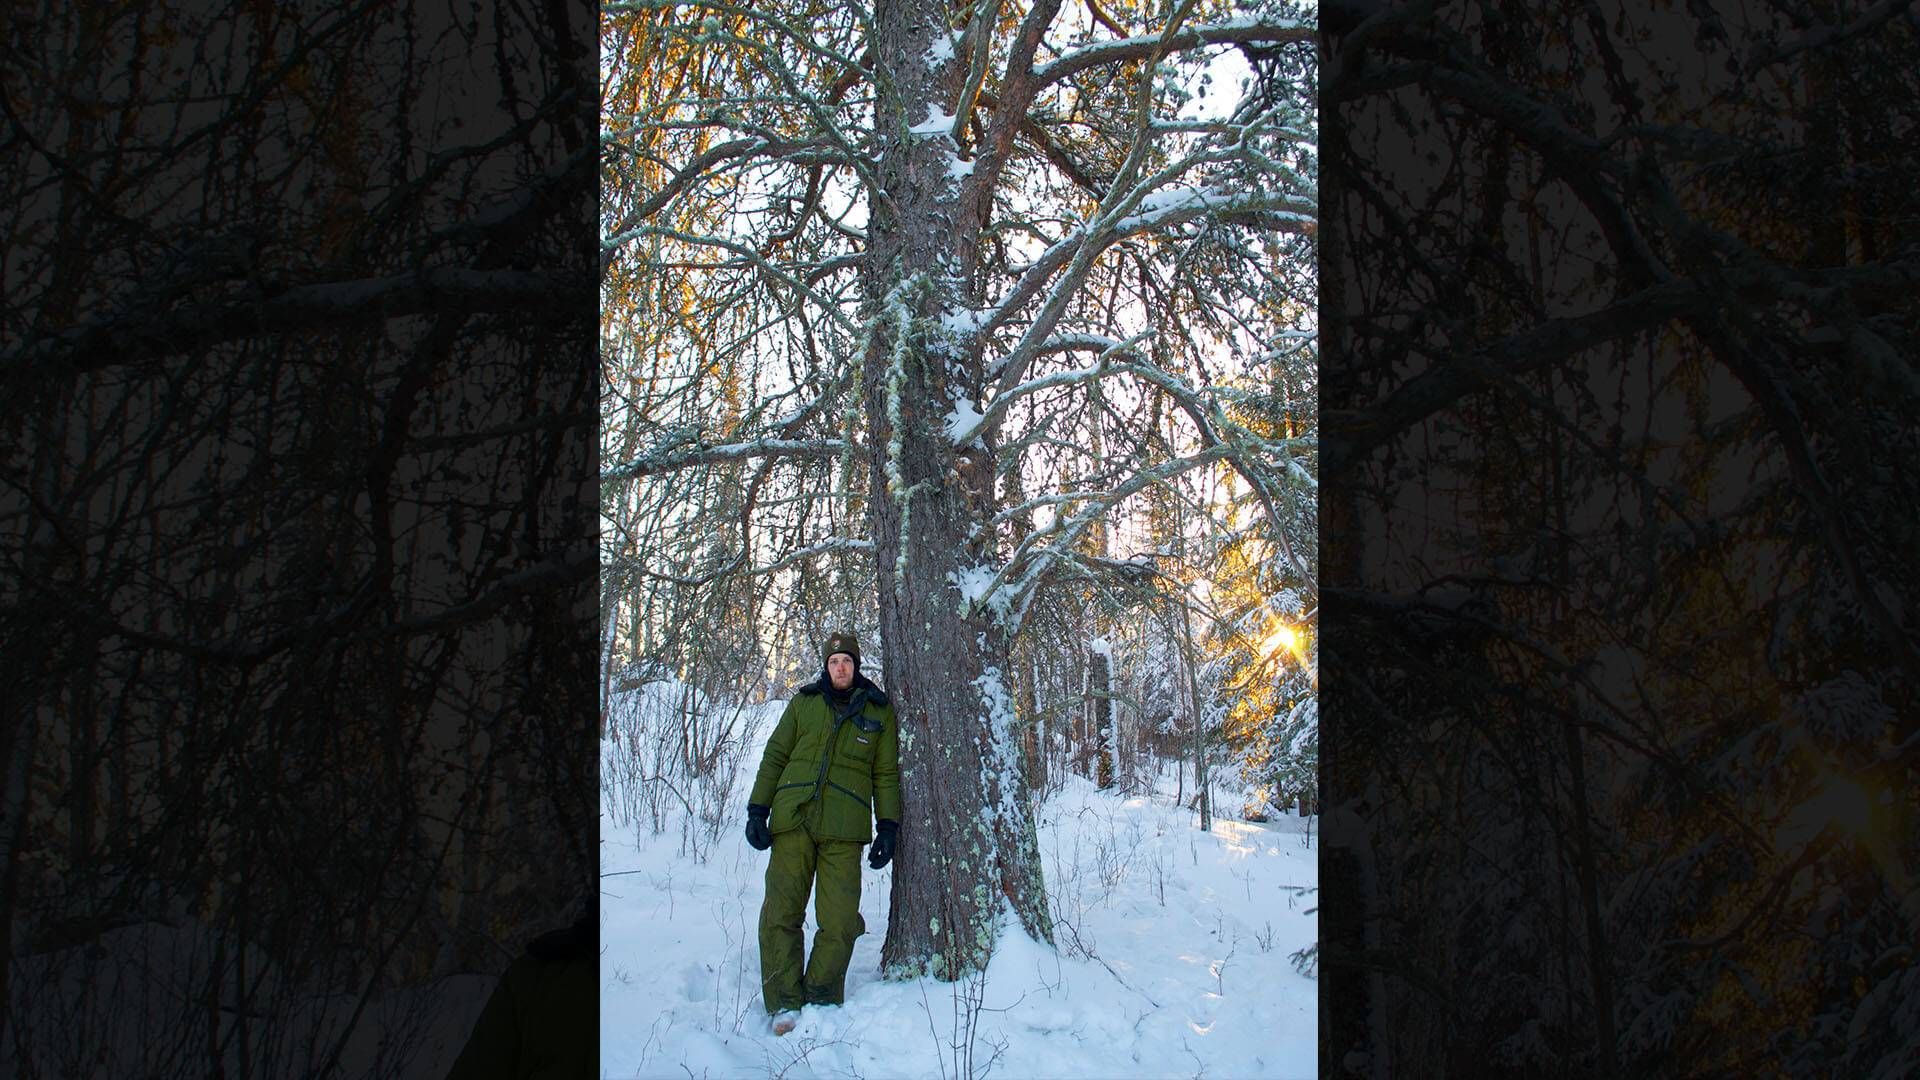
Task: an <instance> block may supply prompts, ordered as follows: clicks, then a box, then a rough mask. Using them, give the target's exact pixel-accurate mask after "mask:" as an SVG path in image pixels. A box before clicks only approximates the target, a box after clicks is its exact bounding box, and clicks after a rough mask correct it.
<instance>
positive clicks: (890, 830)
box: [867, 818, 900, 870]
mask: <svg viewBox="0 0 1920 1080" xmlns="http://www.w3.org/2000/svg"><path fill="white" fill-rule="evenodd" d="M899 831H900V823H899V822H897V821H888V820H887V819H886V818H881V819H880V824H878V825H877V826H875V827H874V830H873V832H874V836H873V847H871V848H869V849H868V850H867V865H868V866H871V867H873V868H874V869H875V870H878V869H880V868H881V867H883V866H885V865H887V864H888V863H890V862H892V861H893V838H894V835H895V834H896V833H898V832H899Z"/></svg>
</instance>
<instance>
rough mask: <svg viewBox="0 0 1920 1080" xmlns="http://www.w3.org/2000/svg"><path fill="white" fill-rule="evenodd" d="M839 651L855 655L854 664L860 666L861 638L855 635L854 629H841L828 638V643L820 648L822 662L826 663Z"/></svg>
mask: <svg viewBox="0 0 1920 1080" xmlns="http://www.w3.org/2000/svg"><path fill="white" fill-rule="evenodd" d="M837 652H843V653H846V654H847V655H848V656H851V657H853V666H854V667H859V666H860V639H859V638H856V637H854V636H853V631H851V630H841V631H839V632H838V633H836V634H833V635H832V636H831V637H829V638H827V643H826V644H825V645H824V646H822V647H821V649H820V662H821V663H823V664H824V663H826V662H827V659H828V658H829V657H831V656H832V655H833V654H834V653H837Z"/></svg>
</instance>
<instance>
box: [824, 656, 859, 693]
mask: <svg viewBox="0 0 1920 1080" xmlns="http://www.w3.org/2000/svg"><path fill="white" fill-rule="evenodd" d="M827 678H829V679H832V680H833V688H834V689H835V690H845V689H846V688H847V687H849V686H852V685H853V657H851V656H848V655H847V654H846V653H843V652H837V653H834V654H833V655H832V656H829V657H827Z"/></svg>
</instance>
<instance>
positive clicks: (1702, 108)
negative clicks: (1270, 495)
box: [1319, 0, 1920, 1077]
mask: <svg viewBox="0 0 1920 1080" xmlns="http://www.w3.org/2000/svg"><path fill="white" fill-rule="evenodd" d="M1321 20H1322V29H1323V33H1324V38H1323V46H1324V51H1323V68H1322V79H1323V81H1322V94H1323V99H1322V102H1323V103H1322V127H1321V138H1322V143H1321V152H1320V166H1321V177H1320V179H1321V194H1322V201H1321V218H1320V228H1321V233H1320V237H1319V240H1320V250H1321V253H1322V274H1321V297H1322V307H1321V327H1322V330H1323V334H1324V347H1323V351H1322V357H1323V365H1324V366H1323V369H1322V372H1321V383H1320V385H1321V388H1322V394H1323V398H1322V400H1321V409H1320V414H1321V418H1322V433H1323V437H1324V440H1325V441H1324V444H1323V446H1322V454H1321V465H1322V476H1321V485H1322V486H1321V492H1322V504H1321V522H1322V529H1323V534H1322V535H1323V543H1324V548H1323V554H1322V567H1323V573H1324V584H1325V589H1324V598H1323V606H1322V609H1321V616H1320V619H1321V622H1320V626H1321V634H1322V639H1321V640H1322V664H1321V671H1322V673H1323V676H1324V683H1323V685H1322V688H1321V693H1322V700H1321V711H1320V717H1321V724H1322V729H1321V738H1322V746H1321V759H1320V760H1321V768H1322V791H1323V795H1324V798H1325V807H1326V817H1325V820H1324V832H1323V835H1324V837H1325V848H1324V851H1325V856H1324V858H1323V861H1322V866H1321V872H1322V881H1321V887H1322V893H1321V905H1320V910H1319V916H1320V920H1321V928H1322V946H1321V954H1320V978H1321V988H1322V989H1321V1038H1322V1041H1321V1073H1322V1075H1326V1076H1363V1077H1384V1076H1423V1077H1424V1076H1472V1077H1508V1076H1511V1077H1521V1076H1563V1077H1616V1076H1724V1077H1733V1076H1742V1077H1744V1076H1858V1077H1895V1076H1910V1075H1914V1074H1915V1073H1916V1072H1920V965H1917V964H1916V958H1915V938H1914V927H1915V926H1916V925H1920V892H1916V889H1915V875H1916V873H1920V834H1917V833H1916V817H1915V814H1914V810H1915V805H1914V802H1915V793H1916V791H1920V785H1917V784H1916V780H1917V779H1920V777H1916V766H1920V708H1916V704H1917V703H1916V700H1915V688H1916V675H1917V674H1920V670H1917V666H1916V656H1917V650H1920V646H1917V645H1916V633H1915V630H1916V602H1917V601H1920V590H1917V589H1916V585H1917V584H1920V582H1917V581H1916V575H1917V573H1920V571H1917V570H1916V566H1915V560H1914V558H1913V555H1914V553H1915V552H1916V551H1920V535H1916V534H1917V533H1920V515H1917V514H1916V513H1915V507H1916V506H1920V471H1917V470H1916V468H1915V463H1916V461H1920V453H1916V452H1917V451H1920V435H1917V434H1916V432H1920V425H1916V409H1915V405H1916V402H1917V401H1920V351H1917V350H1916V349H1915V342H1916V330H1917V329H1920V326H1917V325H1916V322H1917V319H1920V289H1916V286H1917V285H1920V214H1917V213H1916V200H1915V195H1914V191H1915V186H1916V185H1915V183H1914V178H1915V177H1916V176H1920V140H1917V139H1916V138H1915V135H1916V132H1917V131H1920V126H1917V125H1916V120H1917V119H1920V117H1917V116H1916V109H1920V93H1916V90H1920V87H1917V86H1916V81H1920V75H1917V74H1916V73H1920V14H1917V13H1916V11H1915V8H1914V6H1913V5H1911V4H1907V3H1874V4H1867V3H1828V2H1807V3H1801V2H1794V0H1782V2H1779V3H1769V4H1764V5H1752V6H1748V7H1745V8H1736V7H1733V6H1729V5H1719V4H1700V3H1692V2H1687V3H1682V4H1661V5H1625V4H1623V5H1607V4H1590V3H1580V2H1571V0H1563V2H1555V3H1546V4H1526V5H1521V4H1514V3H1505V2H1500V0H1489V2H1479V3H1442V4H1438V5H1385V4H1372V3H1367V2H1364V0H1362V2H1355V0H1331V2H1329V3H1326V4H1323V6H1322V8H1321Z"/></svg>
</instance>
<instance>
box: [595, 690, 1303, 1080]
mask: <svg viewBox="0 0 1920 1080" xmlns="http://www.w3.org/2000/svg"><path fill="white" fill-rule="evenodd" d="M782 704H783V703H781V702H773V703H770V704H769V705H768V706H766V707H764V708H763V710H762V711H761V712H760V713H759V715H758V717H757V720H758V724H757V725H756V726H757V727H758V730H757V731H756V732H755V733H754V734H753V735H752V736H750V739H751V740H752V742H751V745H752V746H753V750H752V752H751V753H750V754H749V755H748V760H747V762H746V765H745V768H746V770H747V771H748V772H749V774H750V773H751V770H752V769H753V767H754V766H755V765H756V764H757V763H758V759H759V746H760V745H761V743H762V742H763V741H764V737H765V735H766V733H767V732H768V731H769V730H770V729H771V724H772V722H773V721H774V720H775V719H777V718H778V716H779V709H780V706H781V705H782ZM1171 779H1172V778H1171V774H1169V776H1168V777H1167V778H1166V783H1165V784H1164V785H1163V786H1164V788H1165V790H1164V791H1162V792H1161V793H1160V794H1159V795H1157V796H1155V797H1153V798H1145V797H1123V796H1119V795H1116V794H1112V793H1102V792H1100V791H1098V790H1097V789H1095V788H1094V787H1093V785H1092V784H1091V783H1090V782H1088V781H1086V780H1084V779H1081V778H1079V777H1071V778H1069V779H1068V781H1067V782H1066V784H1065V785H1064V787H1063V789H1062V791H1061V792H1060V793H1059V794H1058V795H1057V796H1056V797H1055V798H1053V799H1052V800H1051V801H1049V802H1048V803H1046V804H1045V805H1044V806H1042V807H1041V809H1040V814H1039V826H1040V827H1039V832H1040V846H1041V856H1042V859H1043V862H1044V865H1045V869H1046V875H1047V888H1048V891H1049V894H1050V896H1051V898H1052V901H1053V905H1054V908H1055V910H1056V911H1057V912H1058V913H1059V917H1058V920H1057V923H1056V927H1055V937H1056V940H1057V941H1058V942H1059V944H1060V947H1059V948H1058V949H1052V948H1048V947H1046V946H1043V945H1039V944H1036V943H1034V942H1033V941H1031V940H1030V939H1028V938H1027V937H1026V936H1025V935H1024V934H1023V933H1021V932H1020V931H1019V930H1018V928H1017V924H1014V923H1012V922H1011V918H1010V916H1009V917H1008V920H1007V922H1006V923H1005V925H1006V926H1009V927H1012V929H1009V930H1006V931H1004V932H1003V933H1002V935H1001V938H1000V946H999V948H998V950H997V951H996V953H995V955H994V958H993V961H992V963H991V964H990V965H989V967H988V970H987V972H986V977H985V980H984V983H981V982H980V981H979V980H975V981H974V982H973V984H972V985H971V986H970V985H969V983H968V982H967V981H965V980H963V981H962V982H960V983H957V984H956V983H941V982H937V981H935V980H932V979H926V980H918V981H914V982H905V983H889V982H883V981H882V980H881V979H880V978H879V976H878V972H877V968H878V966H879V959H880V945H881V942H882V941H883V940H885V937H886V931H887V892H888V885H889V881H888V875H889V874H891V873H892V868H891V867H889V868H888V869H886V870H880V871H873V870H866V869H864V863H863V870H862V883H861V911H862V912H863V914H864V915H865V916H866V921H867V933H866V935H865V936H863V937H861V938H860V939H859V941H858V942H857V943H856V945H855V948H854V954H853V964H852V966H851V968H850V969H849V970H848V973H847V1000H846V1004H845V1005H844V1006H842V1007H839V1008H816V1007H809V1008H808V1009H807V1010H806V1011H805V1012H804V1013H803V1014H802V1017H801V1020H800V1025H799V1027H798V1028H797V1029H796V1030H795V1031H794V1032H792V1033H791V1034H789V1035H786V1036H784V1037H776V1036H774V1035H773V1034H772V1033H771V1032H770V1031H769V1030H768V1026H767V1017H766V1012H765V1010H764V1008H763V1006H762V1004H761V1001H760V958H759V946H758V939H757V934H758V928H757V923H758V918H759V911H760V899H761V896H762V894H763V891H764V887H763V884H762V879H763V875H764V873H765V869H766V855H765V853H763V852H757V851H754V850H753V849H752V848H750V847H748V846H747V843H746V840H745V838H744V835H743V833H742V830H743V828H744V824H745V817H744V815H745V808H744V802H745V796H744V789H745V786H746V782H747V781H749V780H750V775H749V777H747V778H745V779H743V782H742V784H741V785H740V789H741V792H742V794H741V797H740V798H739V800H738V801H740V802H741V803H742V804H743V805H742V807H741V808H740V814H739V815H738V816H739V820H738V821H734V822H729V823H728V825H727V827H726V831H725V832H724V833H723V834H722V835H721V837H720V838H719V840H718V841H717V842H716V843H715V844H714V845H713V847H712V850H711V853H710V858H709V859H708V861H706V862H705V863H699V862H696V861H695V860H693V859H692V858H691V857H688V856H685V855H682V854H681V847H682V843H683V842H682V839H681V837H680V835H679V830H677V829H669V830H668V831H667V832H666V833H665V834H664V835H662V836H658V837H655V836H652V835H650V834H649V832H648V830H647V828H646V827H645V825H644V824H642V825H639V826H638V827H637V828H630V827H617V826H614V825H612V824H610V823H609V820H608V818H607V817H606V816H605V815H603V816H602V820H601V835H602V841H603V843H602V848H601V873H602V875H603V877H602V882H601V885H602V890H603V895H602V904H601V911H602V928H601V934H602V937H601V942H602V946H603V951H602V954H601V959H600V975H601V994H600V1052H601V1074H602V1075H603V1076H605V1077H609V1078H625V1077H692V1078H695V1080H702V1078H719V1077H757V1076H782V1077H792V1078H800V1077H865V1078H880V1077H939V1078H948V1077H960V1076H967V1075H969V1074H971V1075H972V1076H974V1077H979V1076H983V1075H985V1076H995V1077H1006V1078H1035V1080H1038V1078H1045V1077H1120V1076H1125V1077H1188V1076H1197V1075H1205V1076H1208V1077H1215V1078H1221V1077H1304V1076H1313V1075H1315V1074H1316V1072H1317V1064H1318V1063H1317V1058H1316V1032H1315V1022H1316V1006H1315V1001H1316V997H1315V995H1316V985H1315V983H1314V981H1313V980H1312V979H1309V978H1307V977H1305V976H1303V975H1301V974H1299V973H1298V972H1296V971H1295V970H1294V967H1293V964H1292V963H1291V962H1290V960H1289V959H1288V957H1289V954H1290V953H1292V952H1294V951H1295V950H1297V949H1300V948H1302V947H1304V946H1306V945H1308V944H1310V943H1311V942H1312V941H1313V940H1314V939H1315V936H1316V932H1317V926H1316V916H1315V915H1313V914H1311V913H1309V911H1308V909H1310V908H1312V907H1313V906H1314V905H1315V904H1316V903H1317V896H1316V894H1313V893H1309V892H1305V891H1304V890H1305V889H1308V888H1311V887H1313V886H1315V885H1317V883H1318V870H1317V858H1318V844H1319V838H1318V836H1317V834H1314V833H1309V832H1307V831H1306V829H1305V825H1304V823H1303V821H1302V819H1300V818H1297V817H1293V816H1291V815H1283V816H1281V817H1280V818H1278V819H1276V820H1275V821H1273V822H1269V823H1265V824H1254V823H1249V822H1243V821H1237V820H1231V819H1219V818H1216V819H1215V821H1214V829H1213V832H1212V833H1202V832H1200V831H1199V830H1198V829H1196V828H1195V827H1194V826H1195V823H1196V820H1197V815H1196V814H1194V813H1192V812H1190V811H1187V810H1185V809H1181V808H1178V807H1176V806H1174V805H1173V804H1172V803H1173V800H1172V798H1171V790H1172V782H1171ZM908 794H909V797H911V793H908ZM1309 837H1311V841H1312V842H1311V844H1309V843H1308V842H1307V840H1308V838H1309ZM813 929H814V927H813V919H812V916H811V912H809V917H808V920H807V926H806V932H807V941H808V947H809V948H811V947H812V940H813ZM970 990H971V991H973V992H975V993H979V994H983V995H984V1000H983V1001H982V1005H983V1008H982V1009H980V1010H979V1011H978V1012H976V1013H973V1015H972V1023H973V1024H975V1025H977V1026H975V1028H974V1038H973V1039H972V1040H971V1047H972V1049H971V1059H970V1060H969V1058H968V1052H967V1046H968V1044H969V1040H968V1039H967V1037H966V1033H967V1029H968V1027H969V1013H970V1012H971V1010H969V1009H968V1008H967V1007H966V1003H965V1001H964V1000H963V996H964V995H965V994H966V993H968V992H969V991H970Z"/></svg>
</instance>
